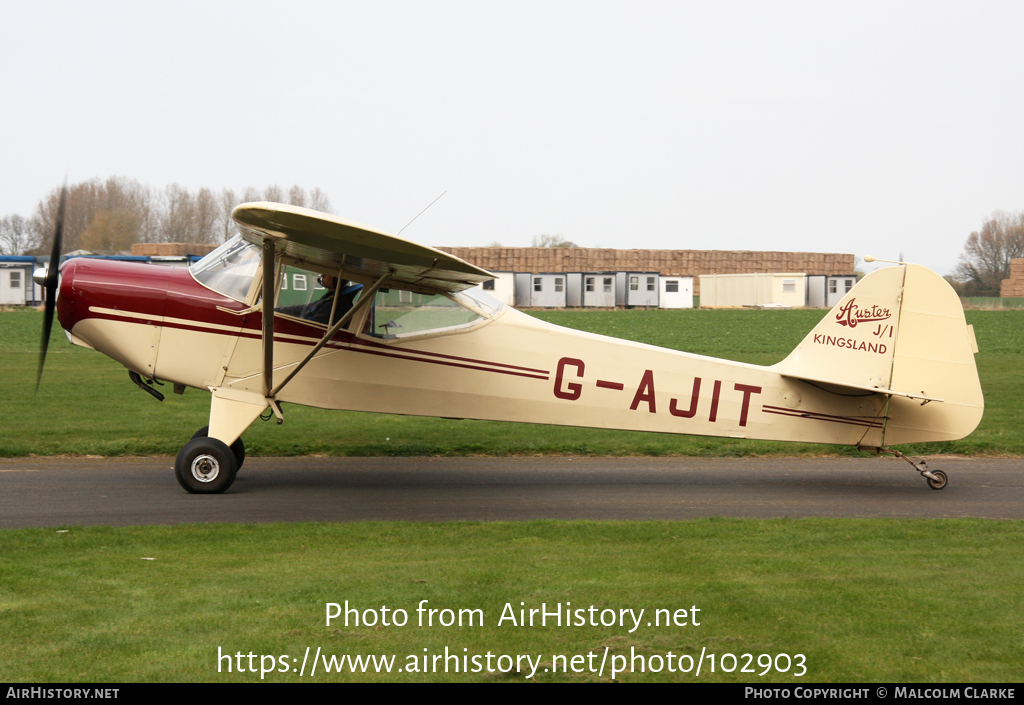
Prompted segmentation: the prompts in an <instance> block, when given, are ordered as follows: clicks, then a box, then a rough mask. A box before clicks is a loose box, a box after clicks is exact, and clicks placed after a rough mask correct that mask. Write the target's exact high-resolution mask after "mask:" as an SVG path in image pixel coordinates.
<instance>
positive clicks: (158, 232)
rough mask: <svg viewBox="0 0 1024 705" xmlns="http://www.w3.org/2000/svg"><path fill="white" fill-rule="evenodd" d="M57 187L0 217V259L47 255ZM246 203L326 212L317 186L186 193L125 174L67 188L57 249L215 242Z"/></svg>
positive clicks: (228, 232)
mask: <svg viewBox="0 0 1024 705" xmlns="http://www.w3.org/2000/svg"><path fill="white" fill-rule="evenodd" d="M61 190H62V187H60V186H58V187H56V188H54V189H53V190H52V191H50V193H49V194H47V195H46V196H45V197H44V198H42V199H41V200H40V201H39V204H38V205H37V206H36V209H35V211H33V213H32V214H31V215H29V216H22V215H19V214H13V215H8V216H5V217H4V218H0V255H40V254H49V252H50V249H51V248H52V246H53V233H54V230H55V228H56V221H57V210H58V207H59V204H60V194H61ZM250 201H274V202H276V203H288V204H291V205H295V206H303V207H305V208H311V209H313V210H317V211H323V212H326V213H330V212H331V202H330V200H329V199H328V198H327V194H325V193H324V192H323V191H321V190H320V189H318V188H314V189H312V190H311V191H306V190H305V189H304V188H302V187H301V186H292V187H291V188H290V189H288V190H287V191H286V190H285V189H283V188H281V187H280V186H268V187H266V188H264V189H262V190H261V189H257V188H254V187H248V188H246V189H245V190H243V191H241V192H236V191H234V190H232V189H221V190H220V191H215V190H213V189H209V188H200V189H198V190H197V191H190V190H189V189H187V188H185V187H184V186H181V185H179V184H171V185H170V186H167V187H165V188H163V189H158V188H153V187H151V186H147V185H145V184H141V183H139V182H138V181H136V180H134V179H128V178H125V177H111V178H108V179H107V180H105V181H101V180H100V179H98V178H95V179H91V180H89V181H82V182H79V183H76V184H71V185H69V186H68V195H67V207H66V210H65V214H64V239H63V242H62V249H63V250H64V252H74V251H75V250H89V251H90V252H95V253H98V254H114V253H119V252H126V251H129V250H130V249H131V246H132V245H133V244H134V243H136V242H185V243H189V244H217V243H220V242H223V241H224V240H226V239H227V238H228V237H230V236H231V235H232V233H233V232H234V225H233V221H232V220H231V211H232V210H234V208H235V206H237V205H238V204H240V203H247V202H250Z"/></svg>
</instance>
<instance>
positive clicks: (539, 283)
mask: <svg viewBox="0 0 1024 705" xmlns="http://www.w3.org/2000/svg"><path fill="white" fill-rule="evenodd" d="M533 290H534V291H544V280H543V279H541V278H540V277H534V278H533Z"/></svg>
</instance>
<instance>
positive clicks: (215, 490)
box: [174, 436, 238, 494]
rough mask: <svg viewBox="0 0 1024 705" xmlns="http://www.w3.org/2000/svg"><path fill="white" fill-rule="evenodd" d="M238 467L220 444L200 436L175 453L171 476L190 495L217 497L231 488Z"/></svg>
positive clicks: (228, 451)
mask: <svg viewBox="0 0 1024 705" xmlns="http://www.w3.org/2000/svg"><path fill="white" fill-rule="evenodd" d="M237 472H238V466H237V464H236V463H235V454H234V453H232V452H231V449H230V448H228V447H227V446H226V445H225V444H224V442H223V441H219V440H217V439H216V438H207V437H205V436H200V437H199V438H193V439H192V440H190V441H189V442H188V443H186V444H185V447H184V448H182V449H181V450H180V451H179V452H178V457H177V459H176V460H175V461H174V475H175V477H177V478H178V484H179V485H181V486H182V487H183V488H184V489H185V491H186V492H189V493H191V494H219V493H221V492H223V491H224V490H226V489H227V488H229V487H231V483H232V482H234V481H235V474H236V473H237Z"/></svg>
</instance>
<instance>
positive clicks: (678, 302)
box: [658, 276, 693, 308]
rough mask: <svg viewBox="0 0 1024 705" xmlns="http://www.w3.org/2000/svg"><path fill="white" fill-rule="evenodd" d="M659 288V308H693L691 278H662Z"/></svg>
mask: <svg viewBox="0 0 1024 705" xmlns="http://www.w3.org/2000/svg"><path fill="white" fill-rule="evenodd" d="M660 286H661V288H660V291H659V292H658V307H659V308H693V277H690V276H686V277H682V276H663V277H661V285H660Z"/></svg>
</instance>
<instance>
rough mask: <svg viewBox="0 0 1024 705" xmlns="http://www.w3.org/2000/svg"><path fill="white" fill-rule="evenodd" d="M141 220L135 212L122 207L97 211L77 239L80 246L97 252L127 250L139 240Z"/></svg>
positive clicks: (113, 252)
mask: <svg viewBox="0 0 1024 705" xmlns="http://www.w3.org/2000/svg"><path fill="white" fill-rule="evenodd" d="M141 226H142V220H141V218H140V216H139V215H138V214H137V213H133V212H131V211H129V210H126V209H124V208H114V209H112V210H101V211H99V212H97V213H96V214H95V215H94V216H93V218H92V222H91V223H89V227H88V228H87V229H86V231H85V232H84V233H82V237H81V238H80V239H79V245H81V247H83V248H85V249H87V250H90V251H92V252H96V253H98V254H118V253H122V252H128V251H130V250H131V248H132V244H133V243H136V242H139V239H140V238H139V230H140V228H141Z"/></svg>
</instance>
